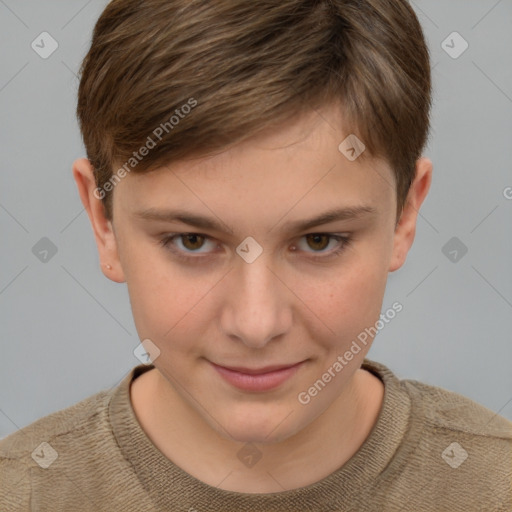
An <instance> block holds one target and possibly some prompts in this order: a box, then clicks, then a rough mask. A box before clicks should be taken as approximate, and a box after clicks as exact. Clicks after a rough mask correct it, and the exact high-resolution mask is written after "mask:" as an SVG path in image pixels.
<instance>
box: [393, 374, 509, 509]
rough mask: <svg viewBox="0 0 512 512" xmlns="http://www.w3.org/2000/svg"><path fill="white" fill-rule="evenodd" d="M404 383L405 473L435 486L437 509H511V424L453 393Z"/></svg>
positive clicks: (434, 499)
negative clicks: (407, 412)
mask: <svg viewBox="0 0 512 512" xmlns="http://www.w3.org/2000/svg"><path fill="white" fill-rule="evenodd" d="M400 385H401V386H402V387H404V388H405V390H406V391H407V393H408V394H409V396H410V397H411V417H410V424H411V428H410V431H409V437H408V440H407V442H408V448H407V449H406V452H407V460H408V466H409V469H408V470H406V472H407V473H410V476H412V473H415V475H416V476H415V477H416V478H417V479H418V480H420V481H421V486H422V487H421V489H423V488H425V489H435V494H434V495H433V496H432V495H431V496H430V498H429V499H430V500H431V503H432V505H434V508H436V507H437V508H436V510H439V509H443V510H444V509H445V508H444V507H446V506H448V505H449V506H450V507H451V510H470V509H471V508H472V507H475V508H478V509H479V510H484V509H487V510H497V511H499V510H502V511H504V510H510V507H512V422H510V421H509V420H507V419H506V418H504V417H502V416H500V415H499V414H497V413H495V412H493V411H491V410H489V409H487V408H486V407H484V406H483V405H481V404H479V403H477V402H475V401H473V400H471V399H470V398H468V397H465V396H463V395H460V394H458V393H455V392H453V391H448V390H446V389H443V388H439V387H437V386H431V385H428V384H425V383H422V382H418V381H413V380H403V381H400ZM407 450H409V451H407ZM422 492H423V491H422V490H419V492H418V495H421V493H422ZM425 498H426V496H425ZM455 504H457V506H456V507H455ZM486 507H489V508H486Z"/></svg>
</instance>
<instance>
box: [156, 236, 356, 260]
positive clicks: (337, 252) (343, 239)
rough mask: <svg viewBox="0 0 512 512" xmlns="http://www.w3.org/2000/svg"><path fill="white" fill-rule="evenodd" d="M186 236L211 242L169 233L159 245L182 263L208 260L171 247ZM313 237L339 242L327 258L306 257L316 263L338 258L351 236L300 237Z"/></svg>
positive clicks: (206, 237) (207, 237) (348, 243)
mask: <svg viewBox="0 0 512 512" xmlns="http://www.w3.org/2000/svg"><path fill="white" fill-rule="evenodd" d="M187 235H189V236H190V235H192V236H194V235H197V236H200V237H204V238H205V240H211V239H210V237H209V236H207V235H205V234H203V233H171V234H170V235H167V236H166V237H165V238H163V239H162V240H161V241H160V244H161V245H162V247H164V248H165V249H166V250H168V251H170V252H172V253H173V255H174V256H175V257H176V258H178V259H180V260H182V261H186V262H191V261H193V260H199V259H206V258H209V257H210V256H211V255H207V256H184V255H183V252H184V251H181V250H177V249H175V248H174V247H172V245H171V242H172V240H173V239H174V238H178V237H180V236H187ZM314 235H324V236H328V237H329V238H330V239H335V240H337V241H338V242H341V245H340V246H338V247H337V248H336V249H333V250H331V251H330V252H328V253H327V254H328V256H308V258H309V259H310V260H313V261H318V262H324V261H327V260H330V259H331V258H335V257H337V256H340V255H341V254H342V253H343V252H344V251H345V249H346V248H347V247H348V246H349V245H350V243H351V242H352V237H351V236H348V235H339V234H336V235H335V234H331V233H307V234H306V235H303V236H302V237H305V236H314ZM302 237H301V238H302ZM190 254H193V253H190Z"/></svg>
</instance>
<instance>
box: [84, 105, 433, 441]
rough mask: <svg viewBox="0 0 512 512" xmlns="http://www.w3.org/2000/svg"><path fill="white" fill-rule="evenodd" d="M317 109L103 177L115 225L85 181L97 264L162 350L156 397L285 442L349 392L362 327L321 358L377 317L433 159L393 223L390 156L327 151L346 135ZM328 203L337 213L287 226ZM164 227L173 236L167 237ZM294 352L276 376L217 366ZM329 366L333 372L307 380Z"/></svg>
mask: <svg viewBox="0 0 512 512" xmlns="http://www.w3.org/2000/svg"><path fill="white" fill-rule="evenodd" d="M321 115H322V117H320V116H319V115H318V114H316V113H313V114H311V115H310V116H306V117H303V118H301V119H298V120H297V122H296V123H294V124H289V125H287V127H286V128H283V129H280V130H278V131H273V132H269V133H267V134H266V135H265V136H261V137H258V138H255V139H252V140H250V141H249V142H247V143H244V144H242V145H240V146H238V147H236V148H234V149H231V150H229V151H227V152H225V153H222V154H219V155H216V156H214V157H210V158H207V159H202V160H196V161H194V162H191V161H189V162H182V163H177V164H172V165H170V166H169V167H166V168H162V169H160V170H157V171H156V172H153V173H150V174H147V175H136V174H134V173H132V174H130V175H128V176H127V177H126V178H124V179H122V180H121V182H120V183H119V184H117V185H116V187H115V191H114V201H113V207H114V226H113V229H114V231H111V230H110V224H109V223H105V222H103V221H102V219H101V213H100V211H101V209H100V208H98V205H99V202H98V201H97V200H96V199H93V195H92V191H93V190H94V187H95V185H94V183H93V182H92V181H89V182H88V188H87V194H89V200H90V201H91V204H92V209H91V208H88V212H89V215H90V218H91V220H92V221H93V225H94V227H95V235H96V239H97V243H98V247H99V250H100V258H101V263H102V265H103V266H105V265H107V264H110V265H112V267H113V268H112V270H111V271H107V270H104V272H105V274H106V275H108V276H109V277H110V278H111V279H113V280H115V281H119V282H121V281H124V280H126V282H127V285H128V290H129V295H130V301H131V305H132V309H133V315H134V320H135V324H136V327H137V331H138V334H139V337H140V339H141V340H144V339H148V338H149V339H150V340H151V341H152V342H153V343H154V344H155V345H156V346H157V347H158V349H159V350H160V355H159V356H158V357H157V358H156V359H155V360H154V364H155V366H156V368H157V369H158V370H159V371H160V372H161V374H162V375H163V377H164V378H165V382H166V383H170V385H168V386H167V387H168V398H169V403H172V401H173V400H174V401H175V400H179V401H180V403H182V405H184V406H185V407H187V408H188V409H189V410H190V411H191V414H193V415H194V417H196V418H197V419H198V420H200V419H202V420H204V422H206V424H208V425H210V427H211V428H213V429H214V430H216V431H218V432H219V433H220V434H221V435H222V436H224V437H226V438H229V439H234V440H237V441H253V442H260V443H273V442H276V441H279V440H284V439H286V438H288V437H290V436H291V435H293V434H294V433H297V432H299V431H300V430H302V429H304V428H305V427H306V426H308V425H309V424H311V422H312V421H313V420H315V419H316V418H318V417H319V415H320V414H321V413H322V412H324V411H325V410H326V409H327V408H328V407H329V406H330V405H331V404H333V403H334V402H335V401H336V400H337V399H340V397H344V400H350V397H348V396H347V395H348V394H349V392H350V384H351V381H352V378H353V376H354V375H355V373H356V371H357V370H358V368H359V367H360V365H361V363H362V361H363V358H364V357H365V355H366V354H367V352H368V350H369V348H370V344H371V337H368V339H367V342H366V345H365V344H363V343H361V342H360V341H358V342H357V343H358V345H359V347H360V348H361V350H360V351H359V352H358V353H356V354H354V355H353V359H352V360H350V361H347V360H346V359H345V358H344V361H345V363H346V364H342V366H343V369H342V370H341V371H336V370H333V365H334V364H335V362H336V361H338V362H339V359H338V356H343V355H344V354H345V353H346V352H347V351H348V350H349V349H350V347H351V346H353V341H354V340H357V339H358V338H357V337H358V335H359V334H360V333H361V332H363V331H365V328H369V327H374V326H375V323H376V322H377V320H379V316H380V313H381V307H382V303H383V295H384V291H385V286H386V280H387V276H388V272H389V271H393V270H396V269H397V268H399V267H400V266H401V264H402V263H403V261H404V260H405V256H406V254H407V250H408V249H409V247H410V245H411V244H412V240H413V237H414V229H415V222H416V214H417V209H419V206H420V204H421V202H422V200H423V198H424V197H425V195H426V193H427V191H428V187H429V183H430V172H431V167H430V162H429V161H428V160H426V159H420V160H419V163H420V164H419V166H418V167H417V169H418V175H417V178H416V181H415V184H414V185H413V187H412V189H411V193H410V200H411V202H410V204H411V206H410V207H409V208H406V210H405V212H404V214H403V216H402V220H401V222H400V223H399V225H398V227H397V229H396V230H395V221H396V217H395V215H396V194H395V188H394V187H395V182H394V177H393V173H392V171H391V169H390V168H389V167H388V166H387V164H385V163H384V162H382V161H374V160H363V159H362V158H361V157H360V158H357V159H356V160H355V161H353V162H352V161H349V159H348V158H347V157H346V156H345V155H344V154H342V153H341V152H340V151H339V149H338V146H339V144H340V143H341V142H342V141H343V140H344V139H345V138H346V136H347V135H348V134H347V133H343V132H342V131H341V129H339V128H338V126H339V119H340V118H339V116H340V114H339V113H338V112H337V111H335V110H334V109H332V108H327V109H325V110H324V111H323V112H322V113H321ZM363 142H364V141H363ZM82 165H85V163H84V161H82ZM77 175H78V172H75V176H77ZM77 182H78V180H77ZM79 187H80V185H79ZM81 194H82V200H84V197H85V196H84V192H83V191H81ZM338 209H341V210H345V213H346V218H341V219H339V220H332V221H330V222H326V223H322V224H318V225H315V226H311V227H308V228H304V229H299V228H297V227H294V225H295V224H300V223H303V222H305V221H308V220H310V219H314V218H315V217H319V216H321V215H322V214H324V213H326V212H330V211H332V210H338ZM150 210H151V212H153V213H154V212H161V213H162V217H163V216H165V212H166V211H167V212H170V211H176V210H179V211H180V212H182V213H183V215H188V216H191V217H202V218H206V219H208V220H209V221H210V222H211V223H216V224H220V230H217V229H214V228H209V227H204V226H203V227H200V228H198V227H195V226H192V225H188V224H184V223H181V222H179V221H177V220H169V221H167V220H163V219H162V220H154V219H153V220H152V219H150V218H149V215H146V217H148V218H144V215H142V214H141V212H146V213H148V212H149V211H150ZM169 215H171V214H170V213H169ZM114 232H115V233H114ZM175 233H178V234H182V235H183V236H181V237H180V236H176V237H175V238H174V239H172V240H169V241H168V246H164V245H163V243H164V241H165V239H166V238H169V237H170V236H172V235H173V234H175ZM186 233H194V234H196V235H195V236H189V237H187V236H185V234H186ZM315 234H317V235H316V236H315ZM336 237H340V238H339V239H338V238H336ZM344 239H345V240H346V241H343V240H344ZM337 249H341V252H339V253H338V254H336V253H335V251H336V250H337ZM260 251H261V253H260ZM297 363H300V364H299V365H298V367H297V368H296V369H295V370H294V371H289V372H288V374H286V372H278V373H274V374H273V375H270V376H269V375H267V376H262V375H259V376H252V377H251V376H245V377H244V376H243V375H241V374H240V373H236V372H224V374H223V373H222V372H221V371H219V369H218V368H216V367H215V366H214V365H220V366H223V367H231V368H246V369H250V370H254V371H258V370H261V369H264V368H267V367H271V366H272V367H273V366H277V367H283V366H290V365H296V364H297ZM340 364H341V363H340ZM329 368H331V372H330V375H331V379H326V378H324V384H325V386H323V387H322V388H321V390H320V391H318V392H317V393H316V394H315V393H314V392H313V393H309V392H308V390H309V389H310V388H311V387H312V386H314V384H315V382H317V381H318V380H319V379H322V375H324V374H325V373H326V372H328V370H329ZM337 368H339V366H337ZM226 375H228V376H227V377H226ZM332 375H334V377H333V376H332ZM325 380H328V382H327V383H325ZM306 395H307V396H306ZM299 397H302V399H301V400H300V399H299ZM308 397H309V400H308V399H307V398H308ZM305 402H307V403H305ZM347 403H348V402H347Z"/></svg>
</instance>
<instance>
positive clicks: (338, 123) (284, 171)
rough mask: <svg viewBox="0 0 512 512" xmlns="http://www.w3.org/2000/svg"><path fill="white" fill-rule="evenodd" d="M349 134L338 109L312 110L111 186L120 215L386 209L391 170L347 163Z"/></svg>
mask: <svg viewBox="0 0 512 512" xmlns="http://www.w3.org/2000/svg"><path fill="white" fill-rule="evenodd" d="M349 135H351V134H348V133H347V132H346V131H345V130H344V129H343V126H342V118H341V114H340V113H339V111H336V110H335V109H330V110H329V109H327V110H323V111H319V112H316V111H312V112H310V113H308V114H306V115H303V116H301V117H299V118H296V119H294V120H293V121H291V122H289V123H286V124H283V125H280V126H278V127H275V128H273V129H270V130H266V131H264V132H261V133H260V134H258V135H257V136H253V137H251V138H249V139H247V140H245V141H244V142H242V143H240V144H237V145H236V146H233V147H231V148H229V149H227V150H225V151H223V152H221V153H218V154H215V155H213V156H208V157H203V158H198V159H196V160H186V161H181V162H174V163H172V164H169V165H167V166H162V167H161V168H159V169H157V170H155V171H152V172H151V173H148V174H144V173H139V174H134V173H131V174H130V175H128V176H127V179H126V180H123V183H120V184H119V186H118V189H119V192H122V193H121V194H118V195H120V196H123V197H119V199H120V201H119V202H120V203H121V205H120V206H122V207H123V208H125V209H126V210H127V213H134V212H135V211H141V210H144V209H146V210H148V209H150V208H153V209H159V208H160V209H164V208H169V207H171V206H172V207H173V208H178V209H183V208H185V207H187V206H194V208H200V209H201V211H203V212H205V211H207V210H208V209H210V210H211V212H212V211H213V212H215V211H225V210H226V208H230V209H231V210H233V211H234V212H238V213H240V214H243V213H244V211H245V210H246V209H250V210H252V214H253V215H254V214H255V213H256V214H263V212H264V211H267V212H269V213H271V212H272V214H273V215H274V216H275V215H279V214H280V211H281V212H282V213H284V212H286V211H290V210H291V209H294V210H295V211H296V212H297V213H298V214H300V217H301V218H304V217H305V215H304V214H305V213H307V212H308V210H310V209H311V207H313V206H314V205H322V206H330V207H332V208H334V207H348V208H354V207H358V206H361V205H367V206H369V207H372V208H374V209H376V210H386V209H389V208H391V209H392V208H393V205H394V201H395V200H396V198H395V187H394V176H393V174H392V171H391V169H390V168H389V166H388V164H387V163H386V162H385V161H383V160H381V159H374V158H371V157H370V156H369V155H365V154H364V152H363V153H362V154H361V155H360V156H359V157H358V158H355V159H350V158H348V157H349V156H351V154H352V155H353V152H352V153H350V152H348V153H347V151H346V149H347V137H348V136H349ZM352 140H353V139H352V138H351V137H348V146H350V142H351V141H352ZM356 149H358V148H356ZM359 149H360V148H359ZM117 193H118V191H116V194H117ZM115 202H116V201H114V203H115ZM324 210H325V208H324ZM315 211H318V208H315ZM211 212H210V213H211Z"/></svg>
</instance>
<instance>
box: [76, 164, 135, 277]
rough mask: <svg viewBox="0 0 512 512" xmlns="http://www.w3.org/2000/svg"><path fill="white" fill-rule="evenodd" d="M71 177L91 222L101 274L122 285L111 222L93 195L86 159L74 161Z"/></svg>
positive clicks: (92, 174)
mask: <svg viewBox="0 0 512 512" xmlns="http://www.w3.org/2000/svg"><path fill="white" fill-rule="evenodd" d="M73 177H74V179H75V182H76V185H77V188H78V193H79V195H80V200H81V201H82V204H83V205H84V208H85V210H86V211H87V215H88V217H89V221H90V222H91V226H92V230H93V233H94V238H95V240H96V245H97V247H98V254H99V259H100V266H101V269H102V272H103V274H104V275H105V276H106V277H108V278H109V279H110V280H112V281H115V282H117V283H124V282H125V281H126V279H125V276H124V272H123V269H122V267H121V261H120V259H119V253H118V247H117V240H116V236H115V233H114V229H113V226H112V222H111V221H110V220H109V219H107V218H106V216H105V208H104V206H103V203H102V202H101V199H99V198H98V196H97V195H96V194H95V191H96V181H95V178H94V168H93V166H92V165H91V162H90V161H89V160H88V159H87V158H79V159H77V160H75V162H74V163H73ZM109 267H110V268H109Z"/></svg>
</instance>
